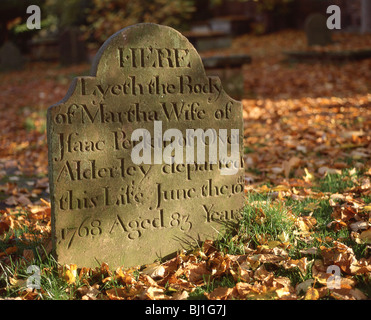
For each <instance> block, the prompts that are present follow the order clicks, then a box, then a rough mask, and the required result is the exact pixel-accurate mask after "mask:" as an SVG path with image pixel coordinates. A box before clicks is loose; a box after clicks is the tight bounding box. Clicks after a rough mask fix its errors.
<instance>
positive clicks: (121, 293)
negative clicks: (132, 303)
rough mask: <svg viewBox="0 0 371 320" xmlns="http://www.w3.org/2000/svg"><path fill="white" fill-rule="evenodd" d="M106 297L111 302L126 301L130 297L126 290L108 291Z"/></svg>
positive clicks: (113, 289) (114, 289)
mask: <svg viewBox="0 0 371 320" xmlns="http://www.w3.org/2000/svg"><path fill="white" fill-rule="evenodd" d="M106 295H107V297H108V298H109V299H110V300H124V299H125V298H127V297H128V295H127V293H126V290H125V288H112V289H108V290H106Z"/></svg>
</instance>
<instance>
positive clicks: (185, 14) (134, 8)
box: [70, 0, 195, 44]
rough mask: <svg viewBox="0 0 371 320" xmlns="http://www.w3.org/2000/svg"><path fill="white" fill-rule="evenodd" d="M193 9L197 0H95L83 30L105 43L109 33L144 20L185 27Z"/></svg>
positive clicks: (91, 38)
mask: <svg viewBox="0 0 371 320" xmlns="http://www.w3.org/2000/svg"><path fill="white" fill-rule="evenodd" d="M70 1H72V0H70ZM75 1H78V0H75ZM194 11H195V5H194V0H135V1H132V0H94V1H93V5H91V6H90V7H89V8H87V10H86V19H87V24H85V25H84V26H83V28H82V29H83V30H84V32H85V36H86V38H87V39H88V40H91V41H94V40H95V41H97V42H98V44H102V43H103V42H104V41H105V40H106V39H107V36H108V35H112V34H113V33H115V32H116V31H118V30H120V29H122V28H124V27H127V26H130V25H133V24H136V23H141V22H152V23H158V24H163V25H167V26H171V27H175V28H178V29H184V27H185V26H186V25H187V22H188V21H189V20H190V19H191V18H192V13H193V12H194Z"/></svg>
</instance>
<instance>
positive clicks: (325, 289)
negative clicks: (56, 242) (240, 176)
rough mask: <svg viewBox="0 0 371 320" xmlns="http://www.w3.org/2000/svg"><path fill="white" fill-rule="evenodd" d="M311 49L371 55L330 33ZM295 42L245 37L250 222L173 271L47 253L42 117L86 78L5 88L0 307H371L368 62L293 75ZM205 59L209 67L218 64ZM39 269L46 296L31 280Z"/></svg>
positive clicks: (57, 77)
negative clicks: (21, 302)
mask: <svg viewBox="0 0 371 320" xmlns="http://www.w3.org/2000/svg"><path fill="white" fill-rule="evenodd" d="M334 40H335V43H334V44H332V45H330V46H328V47H325V48H314V50H316V51H326V50H331V51H336V50H349V49H363V48H370V47H371V36H370V35H368V36H359V35H347V34H335V35H334ZM284 50H285V51H288V50H304V51H305V50H308V48H307V47H306V44H305V36H304V34H303V33H302V32H299V31H282V32H279V33H274V34H271V35H266V36H260V37H256V36H250V35H248V36H242V37H239V38H237V39H235V40H234V43H233V47H232V48H230V49H227V50H225V52H226V53H232V52H233V53H247V54H249V55H251V57H252V63H251V64H249V65H245V66H244V67H243V73H244V89H245V95H244V99H243V100H242V102H243V106H244V111H243V112H244V151H245V155H244V158H245V171H246V175H245V181H246V186H245V195H246V207H245V211H244V217H243V219H242V220H241V221H240V223H239V225H238V226H237V227H236V229H235V230H233V231H232V232H230V233H227V234H224V235H222V236H221V237H220V239H218V240H217V241H214V242H211V241H208V242H205V243H204V244H202V245H200V247H199V248H195V250H193V251H192V252H183V253H180V254H179V255H178V256H176V257H175V258H173V259H171V260H169V261H162V262H159V263H156V264H153V265H150V266H141V267H138V268H131V269H125V268H121V269H117V270H110V269H109V266H107V265H104V264H103V265H102V266H101V267H100V268H99V267H97V268H96V269H94V270H93V269H86V268H82V269H76V266H74V265H69V266H67V265H66V266H58V265H57V263H56V262H55V261H54V260H53V258H52V257H51V255H50V249H51V248H50V232H51V231H50V229H51V228H50V204H49V193H48V178H47V145H46V133H45V128H46V122H45V121H46V120H45V115H46V109H47V107H48V106H50V105H52V104H54V103H56V102H58V101H59V100H60V99H62V98H63V97H64V95H65V93H66V92H67V89H68V86H69V84H70V83H71V81H72V79H73V78H74V77H75V76H80V75H87V74H88V73H89V69H90V66H89V65H88V64H82V65H78V66H71V67H61V66H59V65H58V64H57V63H46V62H45V63H44V62H43V63H41V62H40V63H29V64H27V66H26V67H25V69H24V70H22V71H16V72H9V73H4V74H1V77H0V95H1V98H0V101H1V104H0V110H1V114H2V116H1V118H0V132H1V137H0V210H1V211H0V267H1V269H0V296H1V297H5V298H12V299H14V298H16V299H20V298H21V299H187V298H188V299H298V300H301V299H310V300H312V299H314V300H316V299H346V300H347V299H351V300H354V299H360V300H364V299H369V298H370V297H371V290H370V287H371V286H370V280H371V279H370V274H371V255H370V247H369V245H370V243H371V228H370V222H371V184H370V179H371V160H370V159H371V136H370V132H371V59H364V60H360V61H346V62H342V63H336V64H334V63H321V62H312V63H298V62H291V61H288V60H287V59H286V56H285V55H284V54H283V51H284ZM214 53H215V52H207V53H205V55H208V54H214ZM218 53H220V52H218ZM30 265H36V266H38V268H39V270H40V276H41V285H40V288H39V289H30V288H27V286H26V280H27V279H28V278H29V276H30V274H32V272H31V273H27V268H28V267H29V266H30Z"/></svg>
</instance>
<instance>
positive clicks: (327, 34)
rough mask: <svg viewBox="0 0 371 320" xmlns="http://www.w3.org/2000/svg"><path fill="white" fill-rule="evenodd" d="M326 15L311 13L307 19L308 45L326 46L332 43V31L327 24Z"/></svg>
mask: <svg viewBox="0 0 371 320" xmlns="http://www.w3.org/2000/svg"><path fill="white" fill-rule="evenodd" d="M326 22H327V18H326V16H324V15H322V14H320V13H314V14H311V15H310V16H309V17H308V18H307V19H306V21H305V33H306V36H307V41H308V46H316V45H318V46H326V45H328V44H331V43H332V38H331V31H330V30H329V29H328V28H327V25H326Z"/></svg>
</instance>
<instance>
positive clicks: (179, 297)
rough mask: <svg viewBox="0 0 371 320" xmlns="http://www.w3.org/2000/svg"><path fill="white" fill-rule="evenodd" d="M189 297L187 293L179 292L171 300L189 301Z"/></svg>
mask: <svg viewBox="0 0 371 320" xmlns="http://www.w3.org/2000/svg"><path fill="white" fill-rule="evenodd" d="M188 297H189V294H188V292H187V291H185V290H183V291H182V292H180V291H177V292H175V293H174V294H173V295H172V297H171V298H170V300H187V299H188Z"/></svg>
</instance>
